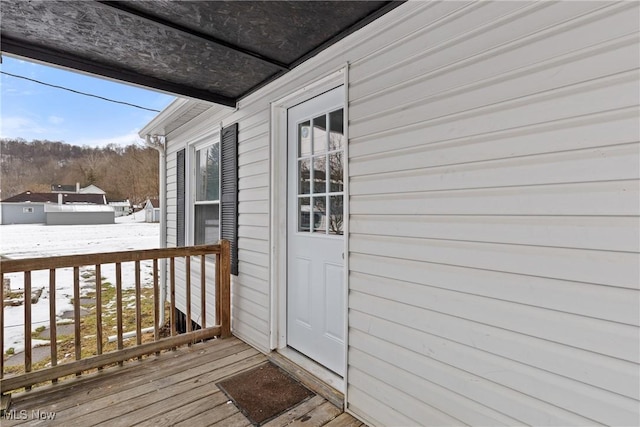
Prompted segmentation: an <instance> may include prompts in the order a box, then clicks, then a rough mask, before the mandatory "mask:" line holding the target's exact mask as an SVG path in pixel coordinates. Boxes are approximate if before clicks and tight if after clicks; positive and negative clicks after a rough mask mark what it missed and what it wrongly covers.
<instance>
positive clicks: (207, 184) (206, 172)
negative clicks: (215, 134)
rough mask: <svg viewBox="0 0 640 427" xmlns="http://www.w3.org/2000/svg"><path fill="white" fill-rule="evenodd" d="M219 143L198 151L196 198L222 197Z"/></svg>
mask: <svg viewBox="0 0 640 427" xmlns="http://www.w3.org/2000/svg"><path fill="white" fill-rule="evenodd" d="M219 147H220V146H219V144H214V145H211V146H209V147H207V148H203V149H201V150H198V151H196V200H197V201H202V200H218V199H219V198H220V196H219V192H220V156H219Z"/></svg>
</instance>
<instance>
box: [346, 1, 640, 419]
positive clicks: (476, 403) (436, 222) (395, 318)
mask: <svg viewBox="0 0 640 427" xmlns="http://www.w3.org/2000/svg"><path fill="white" fill-rule="evenodd" d="M417 9H419V10H416V11H415V13H414V14H411V16H407V17H406V19H405V20H403V21H402V25H397V26H393V25H392V26H389V27H387V28H377V29H376V31H372V40H371V42H372V43H374V44H375V45H376V46H379V49H378V50H377V51H376V52H372V53H371V54H370V55H368V56H367V57H363V58H362V59H360V60H357V61H354V62H353V63H352V65H351V67H350V71H349V76H350V85H349V88H350V90H349V100H350V109H349V117H350V128H349V137H350V140H349V144H350V145H349V153H350V159H349V161H350V163H349V171H350V196H351V197H350V213H351V217H350V231H351V236H350V241H349V247H350V259H349V266H350V280H349V284H350V297H349V326H350V329H349V355H348V363H349V371H348V387H349V389H348V402H349V407H350V409H351V410H352V411H354V412H355V413H357V414H358V415H359V416H361V417H362V418H363V419H365V420H367V421H370V422H371V423H372V424H376V425H416V424H430V425H462V424H469V425H498V424H508V425H522V424H530V425H576V424H577V425H588V424H596V423H602V424H607V425H638V424H639V422H640V419H639V404H638V399H639V392H640V387H639V384H640V382H639V378H638V374H639V369H638V363H639V351H640V345H639V344H640V343H639V337H640V334H639V332H640V330H639V329H638V322H639V320H640V318H639V312H638V296H639V293H638V273H639V270H638V258H637V256H638V255H637V253H638V249H639V248H638V245H639V241H638V235H639V234H638V224H639V223H638V213H639V212H638V210H639V204H638V200H639V199H638V177H639V161H638V159H639V145H638V139H639V125H638V104H639V102H638V97H639V96H640V84H639V79H638V65H639V63H640V59H639V52H640V51H639V46H638V25H639V19H638V16H639V14H638V3H623V4H615V3H610V2H603V3H591V2H553V3H546V2H538V3H521V2H496V3H485V2H477V3H471V4H462V3H458V2H443V3H439V4H433V3H429V4H421V5H420V6H418V8H417Z"/></svg>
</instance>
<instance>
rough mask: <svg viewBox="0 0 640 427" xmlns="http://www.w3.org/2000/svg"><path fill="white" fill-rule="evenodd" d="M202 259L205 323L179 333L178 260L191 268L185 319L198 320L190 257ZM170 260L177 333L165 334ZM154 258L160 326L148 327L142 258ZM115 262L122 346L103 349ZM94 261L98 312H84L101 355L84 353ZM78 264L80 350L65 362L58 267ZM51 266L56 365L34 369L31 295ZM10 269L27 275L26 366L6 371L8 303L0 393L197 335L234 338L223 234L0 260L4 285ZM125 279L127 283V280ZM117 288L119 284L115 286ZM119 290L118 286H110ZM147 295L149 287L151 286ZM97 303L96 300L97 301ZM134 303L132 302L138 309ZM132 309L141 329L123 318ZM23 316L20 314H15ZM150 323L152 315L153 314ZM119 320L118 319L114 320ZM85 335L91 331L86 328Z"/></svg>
mask: <svg viewBox="0 0 640 427" xmlns="http://www.w3.org/2000/svg"><path fill="white" fill-rule="evenodd" d="M208 255H215V325H212V326H207V324H206V318H207V316H206V305H207V298H206V293H207V287H208V286H211V285H213V284H210V283H207V271H206V268H207V262H206V261H205V257H206V256H208ZM192 257H200V296H199V297H200V317H199V319H200V329H196V330H193V328H192V325H191V322H190V321H189V320H187V322H186V327H187V332H186V333H182V334H178V333H177V332H176V319H175V295H176V259H178V261H179V262H183V263H184V264H183V266H184V267H185V268H184V274H185V277H184V284H185V289H184V294H185V295H186V306H187V313H185V314H186V318H187V319H191V305H192V304H191V297H192V291H191V258H192ZM163 259H165V260H168V265H169V267H168V272H167V273H168V274H167V276H168V282H169V294H170V297H169V298H168V299H169V302H168V303H167V304H169V307H167V309H168V311H169V315H168V316H166V317H167V318H168V319H169V324H170V326H169V328H168V329H169V330H170V332H167V333H165V334H164V335H168V336H166V337H162V336H161V332H162V331H161V329H162V328H163V325H161V324H160V321H161V318H163V316H162V313H161V311H163V310H165V307H164V306H162V304H161V302H160V292H161V289H160V286H159V277H160V271H159V270H160V269H159V261H160V260H163ZM145 261H146V262H147V263H149V262H152V263H153V267H152V268H151V270H152V273H149V274H150V275H151V274H152V276H153V277H152V282H153V284H152V286H153V290H152V298H153V326H152V327H148V328H145V329H143V328H142V326H143V314H142V309H141V307H142V303H141V300H142V297H141V296H142V292H143V290H144V289H143V286H142V280H141V263H142V262H145ZM130 263H133V264H134V268H135V270H134V275H135V280H134V281H135V283H134V290H126V289H125V290H124V292H123V280H122V270H123V264H124V265H125V266H130ZM111 264H114V265H115V282H116V283H115V305H116V315H115V322H116V325H115V329H116V335H115V337H114V338H115V341H117V346H116V349H114V350H111V351H108V352H104V350H105V338H106V334H105V330H104V326H106V324H103V323H104V322H103V314H104V313H105V307H106V305H107V304H109V303H111V304H113V301H104V298H103V293H104V292H103V291H104V289H103V286H104V285H103V283H102V282H103V277H102V274H103V272H104V270H103V267H104V266H105V265H111ZM81 267H84V268H85V269H86V267H90V268H91V269H93V268H95V270H93V271H94V272H95V287H96V288H95V297H94V298H95V313H89V314H85V316H84V318H85V319H86V318H87V317H90V316H95V346H96V347H95V350H94V351H93V353H94V354H91V355H88V356H87V355H85V356H83V340H86V335H85V336H84V337H83V332H82V330H81V288H80V282H81V280H80V277H81V276H80V271H81V270H80V268H81ZM69 268H72V269H73V297H72V300H73V319H74V320H73V349H74V354H73V356H72V359H73V360H72V361H69V362H66V363H62V361H59V360H58V350H59V349H58V344H57V339H58V335H57V328H58V326H57V316H56V277H57V275H56V271H57V270H59V269H69ZM42 270H44V271H45V274H46V271H48V272H49V275H48V291H49V295H48V298H49V322H48V323H49V334H50V348H51V350H50V353H51V355H50V363H49V365H50V366H48V367H44V368H42V369H39V370H33V369H32V368H33V364H32V334H33V332H32V329H33V324H32V303H31V298H30V297H29V296H30V295H31V294H32V289H33V284H32V272H35V271H42ZM9 273H22V275H23V276H24V302H23V304H24V319H22V320H23V321H24V347H25V348H24V370H23V372H21V373H18V374H15V375H5V364H4V355H5V348H4V330H5V325H7V323H6V321H7V319H6V318H5V305H4V303H3V305H2V313H1V314H0V354H1V355H2V357H1V358H0V393H2V394H4V393H7V392H9V391H12V390H16V389H19V388H23V387H25V388H27V389H29V388H30V387H31V386H33V385H35V384H39V383H43V382H47V381H54V382H55V381H57V380H58V379H60V378H62V377H65V376H69V375H80V374H81V373H82V372H84V371H88V370H92V369H96V368H98V369H101V368H103V367H104V366H107V365H111V364H115V363H122V362H123V361H125V360H128V359H132V358H136V357H142V356H144V355H148V354H152V353H159V352H160V351H162V350H166V349H171V348H175V347H178V346H181V345H185V344H190V343H193V342H196V341H201V340H206V339H210V338H214V337H222V338H224V337H228V336H230V335H231V314H230V299H231V298H230V295H231V291H230V255H229V242H227V241H225V240H222V241H220V242H219V243H218V244H216V245H205V246H192V247H182V248H170V249H151V250H138V251H127V252H112V253H96V254H85V255H72V256H56V257H49V258H31V259H20V260H5V259H3V260H2V261H0V283H2V279H3V277H5V275H7V274H9ZM125 285H126V284H125ZM111 286H113V285H111ZM110 290H111V291H113V289H112V288H110ZM146 291H147V292H148V293H150V292H151V290H150V289H148V288H147V289H146ZM124 293H129V294H130V293H133V294H134V298H132V299H133V300H134V303H133V304H127V305H126V306H125V302H126V301H124V300H123V294H124ZM4 294H5V292H4V289H2V287H0V300H2V301H4V300H5V296H6V295H4ZM92 305H93V304H92ZM131 305H133V307H131ZM132 310H133V311H134V313H129V316H128V318H129V319H131V318H132V316H135V330H132V331H127V332H125V331H124V326H123V319H124V318H125V316H126V315H127V312H131V311H132ZM14 320H18V319H14ZM146 320H147V321H150V320H151V319H146ZM111 326H113V325H111ZM151 330H152V332H153V336H152V338H151V339H147V342H145V343H143V342H142V337H143V333H144V332H145V331H148V332H149V333H148V335H151V334H150V332H151ZM84 334H86V331H84ZM133 335H135V344H134V343H133V342H132V341H133V337H131V338H130V339H129V340H127V343H126V345H125V339H126V337H127V336H133Z"/></svg>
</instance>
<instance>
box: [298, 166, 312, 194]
mask: <svg viewBox="0 0 640 427" xmlns="http://www.w3.org/2000/svg"><path fill="white" fill-rule="evenodd" d="M310 164H311V161H310V160H309V159H303V160H299V161H298V194H309V193H311V167H310Z"/></svg>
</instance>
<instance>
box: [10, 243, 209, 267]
mask: <svg viewBox="0 0 640 427" xmlns="http://www.w3.org/2000/svg"><path fill="white" fill-rule="evenodd" d="M219 253H221V244H220V243H218V244H215V245H199V246H184V247H179V248H160V249H141V250H130V251H120V252H102V253H91V254H82V255H63V256H53V257H41V258H25V259H6V258H3V259H2V260H1V261H0V273H2V274H6V273H16V272H24V271H37V270H50V269H56V268H68V267H82V266H86V265H98V264H114V263H120V262H131V261H144V260H153V259H161V258H171V257H185V256H198V255H214V254H219Z"/></svg>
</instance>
